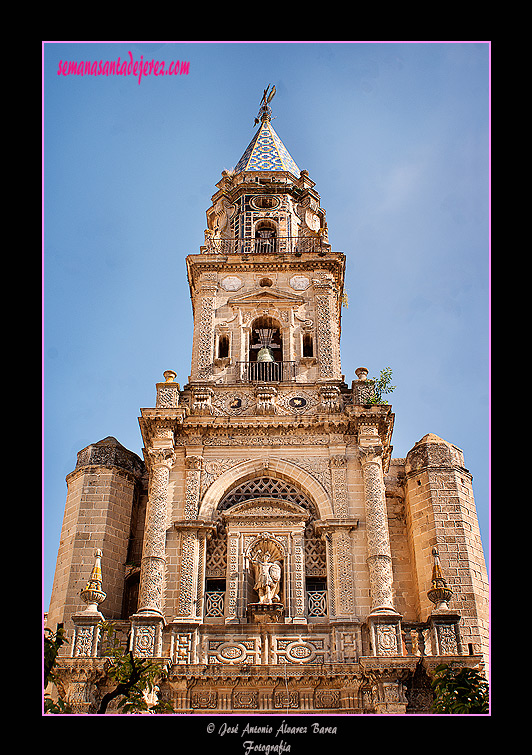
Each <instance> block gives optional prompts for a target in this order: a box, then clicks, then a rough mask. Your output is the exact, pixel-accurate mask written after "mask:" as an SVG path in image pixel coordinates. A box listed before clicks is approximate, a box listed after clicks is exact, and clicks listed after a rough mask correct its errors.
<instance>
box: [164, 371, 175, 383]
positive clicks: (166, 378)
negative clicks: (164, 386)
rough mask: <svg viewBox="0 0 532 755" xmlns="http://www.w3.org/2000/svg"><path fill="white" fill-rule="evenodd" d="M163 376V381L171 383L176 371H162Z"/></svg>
mask: <svg viewBox="0 0 532 755" xmlns="http://www.w3.org/2000/svg"><path fill="white" fill-rule="evenodd" d="M163 377H164V382H165V383H173V382H174V380H175V379H176V377H177V372H174V371H173V370H165V371H164V372H163Z"/></svg>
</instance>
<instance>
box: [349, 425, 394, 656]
mask: <svg viewBox="0 0 532 755" xmlns="http://www.w3.org/2000/svg"><path fill="white" fill-rule="evenodd" d="M359 451H360V461H361V464H362V474H363V478H364V502H365V511H366V536H367V552H368V557H367V564H368V568H369V579H370V591H371V613H370V615H369V617H368V624H369V630H370V638H371V646H372V652H373V654H374V655H402V646H401V631H400V630H401V627H400V616H399V614H398V613H397V612H396V610H395V608H394V605H393V591H392V586H393V574H392V554H391V549H390V536H389V532H388V514H387V510H386V495H385V487H384V474H383V467H382V451H383V448H382V445H381V443H380V439H379V435H378V432H377V428H376V427H374V426H371V425H365V426H363V427H362V429H361V432H360V436H359Z"/></svg>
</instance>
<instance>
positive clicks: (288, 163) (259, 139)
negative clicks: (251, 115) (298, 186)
mask: <svg viewBox="0 0 532 755" xmlns="http://www.w3.org/2000/svg"><path fill="white" fill-rule="evenodd" d="M268 89H269V86H268V88H267V89H265V90H264V94H263V96H262V100H261V106H260V110H259V115H258V117H257V118H256V119H255V124H257V123H258V122H259V121H260V128H259V130H258V131H257V133H256V134H255V136H254V137H253V139H252V140H251V142H250V144H249V145H248V147H247V149H246V151H245V152H244V154H243V155H242V157H241V158H240V160H239V161H238V163H237V165H236V168H235V173H242V172H243V171H261V170H267V171H272V170H273V171H276V170H282V171H289V172H290V173H292V174H293V175H294V176H295V177H296V178H299V174H300V173H301V171H300V170H299V168H298V167H297V165H296V163H295V161H294V159H293V158H292V156H291V155H290V153H289V152H288V150H287V149H286V147H285V146H284V144H283V143H282V141H281V140H280V139H279V137H278V135H277V134H276V132H275V130H274V128H273V127H272V124H271V109H270V106H269V103H270V102H271V100H272V97H273V95H274V94H275V87H273V88H272V89H271V90H270V92H269V93H268Z"/></svg>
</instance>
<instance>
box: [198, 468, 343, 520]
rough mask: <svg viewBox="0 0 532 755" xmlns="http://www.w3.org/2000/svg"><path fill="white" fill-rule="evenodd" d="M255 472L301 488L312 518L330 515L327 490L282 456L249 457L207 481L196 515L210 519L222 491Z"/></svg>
mask: <svg viewBox="0 0 532 755" xmlns="http://www.w3.org/2000/svg"><path fill="white" fill-rule="evenodd" d="M259 475H267V476H270V477H273V478H279V479H281V480H285V481H287V482H288V483H290V484H292V485H293V486H294V487H295V488H297V489H299V490H301V492H302V493H303V494H304V495H305V496H306V497H307V498H308V500H309V502H310V503H311V504H312V506H313V507H314V509H315V512H314V513H315V516H316V518H318V519H328V518H332V517H333V516H334V514H333V508H332V502H331V499H330V497H329V494H328V493H327V491H326V490H325V488H324V487H323V486H322V485H321V484H320V483H319V482H318V480H316V478H315V477H312V475H311V474H309V473H308V472H307V471H306V470H304V469H302V468H301V467H298V466H297V465H296V464H294V463H292V462H290V461H288V460H286V459H269V460H268V461H267V463H265V462H264V460H263V459H249V460H246V461H243V462H242V463H241V464H237V465H235V466H234V467H231V468H230V469H228V470H227V471H225V472H224V473H223V474H221V475H220V476H219V477H218V478H217V479H216V480H215V481H214V482H213V483H212V485H210V487H209V488H208V489H207V491H206V492H205V494H204V496H203V498H202V500H201V503H200V510H199V518H200V519H203V520H204V521H207V522H213V521H214V520H215V519H216V516H217V509H218V506H219V504H220V503H221V502H222V501H223V499H224V497H225V496H226V494H227V493H229V492H230V491H231V490H232V489H233V488H235V487H236V486H237V485H238V484H240V483H243V482H245V481H246V480H251V479H252V478H253V477H255V476H259Z"/></svg>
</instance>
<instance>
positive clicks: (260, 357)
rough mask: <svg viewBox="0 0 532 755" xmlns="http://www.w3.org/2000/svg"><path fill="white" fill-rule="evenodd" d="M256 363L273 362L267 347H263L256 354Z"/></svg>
mask: <svg viewBox="0 0 532 755" xmlns="http://www.w3.org/2000/svg"><path fill="white" fill-rule="evenodd" d="M257 362H275V357H274V356H273V353H272V350H271V349H269V348H268V347H267V346H263V347H262V349H261V350H260V351H259V353H258V354H257Z"/></svg>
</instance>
